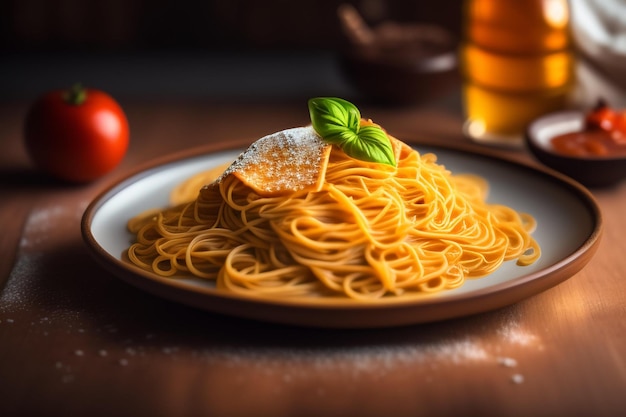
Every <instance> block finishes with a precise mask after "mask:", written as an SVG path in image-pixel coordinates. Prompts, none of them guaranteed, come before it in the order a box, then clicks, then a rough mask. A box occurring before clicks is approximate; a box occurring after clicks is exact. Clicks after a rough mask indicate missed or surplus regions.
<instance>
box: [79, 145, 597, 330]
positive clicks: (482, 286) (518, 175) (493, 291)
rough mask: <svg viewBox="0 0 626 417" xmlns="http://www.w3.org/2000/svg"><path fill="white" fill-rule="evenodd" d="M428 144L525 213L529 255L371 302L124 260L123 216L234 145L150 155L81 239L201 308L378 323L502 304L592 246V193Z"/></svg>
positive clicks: (119, 270)
mask: <svg viewBox="0 0 626 417" xmlns="http://www.w3.org/2000/svg"><path fill="white" fill-rule="evenodd" d="M413 146H414V147H415V148H416V149H418V150H419V151H420V152H422V153H425V152H434V153H435V154H436V155H437V156H438V161H439V163H441V164H444V165H445V166H446V167H447V168H448V169H450V170H451V171H452V172H454V173H473V174H478V175H481V176H483V177H485V178H486V179H487V180H488V181H489V183H490V196H489V201H491V202H493V203H501V204H505V205H508V206H511V207H513V208H514V209H516V210H518V211H521V212H527V213H530V214H531V215H533V216H534V217H535V218H536V220H537V223H538V227H537V230H536V231H535V233H534V237H535V238H536V239H537V241H538V243H539V245H540V246H541V249H542V255H541V258H540V259H539V260H538V261H537V262H536V263H535V264H533V265H530V266H526V267H520V266H517V265H516V264H515V262H507V263H505V264H504V265H503V266H502V267H501V268H500V269H498V270H497V271H496V272H494V273H493V274H491V275H489V276H487V277H484V278H480V279H476V280H472V281H468V282H466V283H465V284H464V285H463V286H462V287H461V288H458V289H454V290H450V291H446V292H442V293H439V294H436V295H433V296H409V297H400V298H395V297H390V298H388V299H384V300H382V301H378V302H357V301H353V300H347V299H346V300H343V299H340V300H333V302H331V303H325V302H320V301H319V300H305V301H302V300H298V301H294V300H288V299H287V300H276V299H271V300H268V299H263V298H256V297H244V296H241V295H236V294H231V293H228V292H225V291H221V290H216V289H215V288H214V287H213V285H212V283H210V282H206V281H202V280H198V279H194V278H179V279H172V278H162V277H159V276H157V275H155V274H152V273H150V272H147V271H144V270H141V269H139V268H136V267H134V266H133V265H130V264H128V263H127V262H124V261H123V260H122V253H123V252H124V251H125V250H126V249H127V248H128V246H129V245H130V243H131V241H132V239H133V237H132V235H131V234H130V233H128V231H127V230H126V222H127V221H128V219H129V218H131V217H133V216H135V215H136V214H138V213H140V212H142V211H144V210H148V209H151V208H155V207H165V206H167V204H168V198H169V193H170V191H171V190H172V189H173V187H174V186H175V185H177V184H178V183H180V182H181V181H183V180H184V179H186V178H188V177H189V176H191V175H193V174H194V173H196V172H199V171H202V170H206V169H209V168H211V167H214V166H217V165H219V164H223V163H226V162H228V161H231V160H233V159H234V158H235V157H236V156H237V155H238V154H239V152H240V149H237V150H228V149H225V147H222V148H221V149H220V148H218V147H215V146H214V147H212V148H210V149H202V150H198V151H195V152H194V153H193V154H189V155H187V156H184V157H177V158H174V159H172V160H169V161H166V162H164V161H158V162H155V163H154V164H151V166H150V167H147V168H146V169H142V170H141V171H139V172H138V173H136V174H133V175H130V176H129V177H127V178H126V179H124V180H122V181H120V182H118V183H116V184H114V185H112V186H111V187H110V188H108V189H107V190H106V191H104V192H103V193H101V194H100V195H99V196H98V197H97V198H96V199H95V200H94V201H93V202H92V203H91V204H90V205H89V207H88V208H87V210H86V212H85V215H84V217H83V221H82V232H83V237H84V240H85V242H86V243H87V245H88V247H89V248H90V249H91V252H92V253H93V255H94V256H95V258H96V259H97V260H98V261H99V262H100V263H101V264H102V265H103V266H104V267H105V268H107V269H109V270H110V271H112V272H113V273H114V274H115V275H117V276H119V277H120V278H122V279H124V280H125V281H127V282H129V283H131V284H132V285H135V286H137V287H139V288H142V289H144V290H146V291H148V292H151V293H153V294H155V295H158V296H161V297H164V298H166V299H169V300H172V301H175V302H179V303H184V304H187V305H190V306H194V307H198V308H202V309H205V310H209V311H213V312H217V313H222V314H228V315H235V316H239V317H246V318H251V319H257V320H262V321H271V322H278V323H284V324H295V325H305V326H321V327H344V328H346V327H353V328H357V327H382V326H396V325H406V324H414V323H421V322H427V321H436V320H442V319H449V318H453V317H459V316H464V315H469V314H475V313H479V312H484V311H488V310H492V309H496V308H500V307H503V306H506V305H509V304H512V303H515V302H517V301H519V300H521V299H524V298H526V297H529V296H531V295H534V294H536V293H538V292H541V291H544V290H546V289H548V288H550V287H552V286H554V285H556V284H558V283H560V282H561V281H563V280H565V279H568V278H569V277H571V276H573V275H574V274H575V273H576V272H578V271H579V270H580V269H581V268H582V267H583V266H584V265H585V264H586V263H587V262H588V261H589V259H591V256H592V255H593V253H594V252H595V249H596V248H597V243H598V239H599V235H600V232H601V226H602V221H601V215H600V211H599V209H598V207H597V204H596V202H595V200H594V199H593V197H592V195H591V194H590V193H589V192H588V191H587V190H586V189H585V188H583V187H582V186H581V185H579V184H578V183H576V182H574V181H571V180H569V179H568V178H567V177H564V176H560V175H559V174H556V173H552V172H550V171H546V170H540V169H536V168H532V167H529V166H525V165H521V164H518V163H515V162H512V161H508V160H503V159H500V158H498V157H496V156H494V155H489V154H488V153H487V152H488V151H484V152H483V151H481V152H480V153H477V152H475V151H468V150H467V149H460V148H445V147H441V146H437V145H432V144H425V143H417V142H415V143H413Z"/></svg>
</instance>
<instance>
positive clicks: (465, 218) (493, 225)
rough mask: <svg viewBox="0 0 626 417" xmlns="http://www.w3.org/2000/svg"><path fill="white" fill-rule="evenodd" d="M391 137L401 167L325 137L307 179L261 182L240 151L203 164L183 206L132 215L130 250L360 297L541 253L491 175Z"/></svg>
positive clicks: (230, 277)
mask: <svg viewBox="0 0 626 417" xmlns="http://www.w3.org/2000/svg"><path fill="white" fill-rule="evenodd" d="M389 138H390V141H391V143H392V145H393V149H394V154H395V158H396V166H389V165H383V164H379V163H374V162H364V161H361V160H358V159H354V158H351V157H349V156H347V155H346V154H345V153H344V152H343V151H342V150H341V149H340V148H339V147H337V146H335V145H328V152H327V153H326V154H324V155H323V156H322V161H321V162H319V163H318V165H319V166H320V167H321V168H320V169H321V170H322V172H320V173H318V177H317V181H316V182H315V183H314V184H312V183H311V184H309V183H307V185H306V186H304V187H302V188H301V189H295V190H291V189H290V190H288V191H285V190H282V191H279V192H265V193H264V192H263V190H266V191H267V188H264V185H263V183H261V182H254V181H253V180H250V179H249V177H245V176H243V175H240V174H241V172H240V171H238V169H237V162H236V163H235V164H233V166H234V168H233V166H231V168H229V169H227V170H226V172H224V173H222V174H221V175H220V174H215V173H213V174H207V173H201V174H198V175H197V176H195V177H193V178H190V179H189V180H188V181H186V182H185V183H183V184H181V185H180V186H179V187H178V188H177V190H175V195H176V202H177V204H176V205H174V206H173V207H171V208H168V209H165V210H162V211H159V212H157V213H149V214H147V215H143V216H138V217H136V218H134V219H131V221H129V229H130V231H131V232H132V233H134V234H135V235H136V242H135V243H134V244H132V246H130V248H129V249H128V252H127V256H128V259H129V260H130V262H132V263H133V264H135V265H137V266H139V267H141V268H144V269H146V270H149V271H152V272H154V273H156V274H159V275H161V276H165V277H173V278H174V277H180V276H190V275H191V276H196V277H200V278H204V279H207V280H211V281H214V282H215V283H216V286H217V288H221V289H225V290H228V291H232V292H236V293H243V294H247V295H252V296H257V295H258V296H265V297H349V298H353V299H381V298H384V297H392V296H398V295H401V294H413V293H434V292H438V291H442V290H446V289H452V288H457V287H459V286H461V285H462V284H463V283H464V282H465V280H466V279H472V278H478V277H484V276H486V275H488V274H490V273H491V272H493V271H495V270H496V269H497V268H498V267H500V266H501V265H502V263H503V262H505V261H509V260H516V261H517V263H518V264H519V265H528V264H531V263H533V262H535V261H536V260H537V259H538V257H539V256H540V248H539V246H538V244H537V242H536V241H535V240H534V239H533V238H532V237H531V232H532V231H533V229H534V228H535V222H534V219H533V217H532V216H530V215H528V214H520V213H518V212H516V211H515V210H513V209H512V208H509V207H506V206H503V205H494V204H489V203H487V202H486V200H485V199H486V195H487V192H488V184H487V182H486V181H485V180H484V179H482V178H479V177H474V176H467V175H452V174H451V173H450V172H449V171H448V170H447V169H446V168H445V167H444V166H442V165H440V164H438V163H437V158H436V156H435V155H434V154H423V155H422V154H420V153H419V152H418V151H416V150H414V149H413V148H411V147H410V146H408V145H406V144H404V143H403V142H401V141H399V140H397V139H395V138H393V137H391V136H389ZM257 157H258V155H257ZM278 159H281V158H278ZM283 162H284V161H283ZM263 163H264V164H267V163H273V162H272V161H263ZM240 165H241V161H240ZM263 169H267V166H266V165H264V167H263ZM257 174H258V172H257ZM207 175H208V176H207ZM294 175H295V174H294ZM216 176H218V178H217V179H216V180H214V181H212V182H211V183H210V184H209V185H206V186H203V187H202V188H201V189H200V191H199V193H198V191H197V190H198V184H200V183H203V182H204V183H206V182H205V181H207V182H208V181H209V178H210V177H216ZM190 184H195V185H193V186H191V187H190V186H189V185H190ZM255 186H257V188H255ZM258 187H261V188H258ZM183 201H185V202H183Z"/></svg>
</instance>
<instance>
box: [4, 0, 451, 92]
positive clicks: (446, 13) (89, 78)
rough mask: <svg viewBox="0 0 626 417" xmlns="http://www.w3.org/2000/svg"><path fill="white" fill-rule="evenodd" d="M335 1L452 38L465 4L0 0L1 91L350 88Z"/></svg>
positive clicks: (441, 0) (367, 16)
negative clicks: (340, 57)
mask: <svg viewBox="0 0 626 417" xmlns="http://www.w3.org/2000/svg"><path fill="white" fill-rule="evenodd" d="M342 3H349V4H351V5H353V6H355V8H356V9H358V11H359V12H360V13H361V15H362V17H363V19H364V20H366V21H367V23H368V24H371V25H377V24H379V23H381V22H384V21H388V20H393V21H397V22H425V23H432V24H436V25H440V26H442V27H445V28H447V29H448V30H449V31H450V32H451V33H452V34H454V35H455V36H459V35H460V31H461V9H462V7H461V6H462V1H461V0H438V1H436V2H431V1H428V2H426V1H406V0H356V1H347V2H346V1H342V0H298V1H292V0H265V1H253V0H206V1H203V2H198V1H190V0H178V1H149V0H91V1H82V0H2V1H0V50H1V54H0V61H1V62H2V64H1V67H0V68H1V69H0V97H1V99H3V100H14V99H22V98H24V99H29V98H32V97H33V96H34V95H36V94H38V93H40V92H42V91H44V90H48V89H50V88H64V87H66V86H67V85H69V84H72V83H74V82H76V81H81V82H83V83H84V84H87V85H92V86H94V87H97V88H101V89H104V90H106V91H109V92H110V93H111V94H113V95H118V96H120V95H121V96H124V97H133V96H142V97H150V96H161V95H166V96H194V97H209V98H219V97H227V96H228V97H236V98H241V97H242V96H246V97H250V98H252V97H260V98H263V99H266V98H267V97H268V96H270V95H272V96H281V97H289V96H291V95H294V94H296V91H297V93H298V94H303V95H307V94H335V95H344V96H346V95H347V96H351V95H353V94H354V90H353V89H351V87H350V86H349V85H347V84H346V83H345V78H344V75H343V74H342V72H341V71H340V70H339V68H338V66H337V59H336V58H337V54H338V52H339V51H340V50H341V48H342V45H344V44H345V42H346V40H345V36H343V33H342V29H341V25H340V21H339V18H338V14H337V10H338V7H339V6H340V4H342Z"/></svg>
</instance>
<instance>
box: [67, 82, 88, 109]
mask: <svg viewBox="0 0 626 417" xmlns="http://www.w3.org/2000/svg"><path fill="white" fill-rule="evenodd" d="M86 99H87V91H85V89H84V88H83V85H82V84H81V83H76V84H74V85H73V86H72V87H71V88H70V89H69V90H67V91H65V92H64V93H63V101H65V102H66V103H67V104H71V105H72V106H80V105H81V104H83V103H84V102H85V100H86Z"/></svg>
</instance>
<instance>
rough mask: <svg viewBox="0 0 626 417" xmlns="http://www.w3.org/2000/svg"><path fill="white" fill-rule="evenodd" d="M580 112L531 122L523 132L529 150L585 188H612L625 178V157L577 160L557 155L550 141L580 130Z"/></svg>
mask: <svg viewBox="0 0 626 417" xmlns="http://www.w3.org/2000/svg"><path fill="white" fill-rule="evenodd" d="M584 124H585V114H584V113H583V112H581V111H563V112H557V113H551V114H548V115H546V116H543V117H541V118H539V119H537V120H535V121H534V122H532V123H531V124H530V125H529V126H528V129H527V130H526V135H525V140H526V145H527V146H528V149H529V150H530V151H531V152H532V154H533V155H534V156H535V157H536V158H537V159H538V160H539V161H541V162H542V163H543V164H545V165H547V166H549V167H550V168H552V169H555V170H557V171H559V172H562V173H563V174H565V175H567V176H569V177H571V178H573V179H575V180H576V181H578V182H580V183H581V184H583V185H585V186H587V187H605V186H610V185H615V184H616V183H618V182H620V181H621V180H623V179H624V178H626V157H579V156H568V155H563V154H560V153H557V152H556V151H555V150H554V148H553V147H552V144H551V140H552V138H554V137H555V136H557V135H562V134H564V133H570V132H578V131H582V130H583V128H584Z"/></svg>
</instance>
